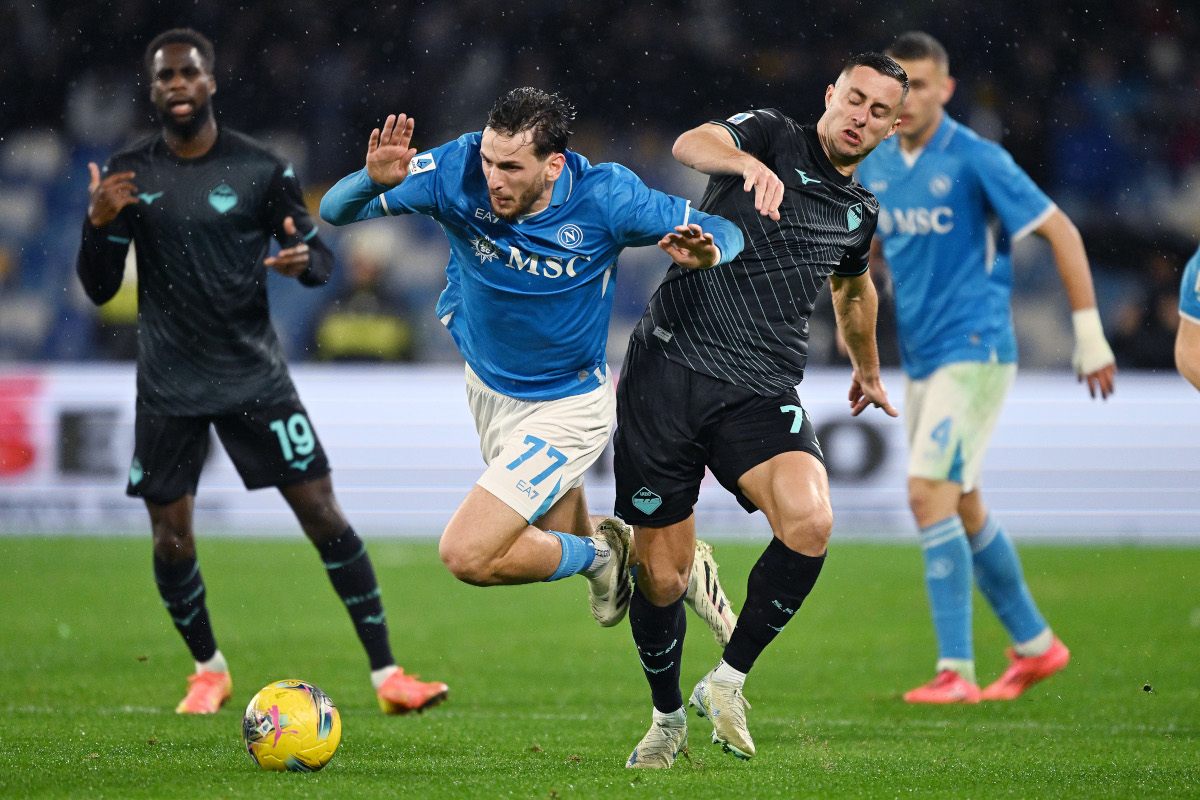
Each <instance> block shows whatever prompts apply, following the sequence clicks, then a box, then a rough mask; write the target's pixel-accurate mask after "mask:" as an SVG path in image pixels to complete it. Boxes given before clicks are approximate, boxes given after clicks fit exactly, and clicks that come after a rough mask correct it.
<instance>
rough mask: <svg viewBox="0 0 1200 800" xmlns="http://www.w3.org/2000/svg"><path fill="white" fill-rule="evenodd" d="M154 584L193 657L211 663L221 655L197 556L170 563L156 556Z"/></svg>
mask: <svg viewBox="0 0 1200 800" xmlns="http://www.w3.org/2000/svg"><path fill="white" fill-rule="evenodd" d="M154 582H155V583H156V584H158V594H159V596H161V597H162V601H163V605H165V606H166V607H167V613H169V614H170V615H171V621H172V622H174V623H175V630H177V631H179V633H180V635H182V636H183V641H184V642H186V643H187V646H188V650H191V651H192V658H193V659H195V660H196V661H208V660H209V659H210V658H212V657H213V655H215V654H216V652H217V640H216V638H215V637H214V636H213V632H212V625H211V624H210V623H209V621H208V606H207V605H205V603H204V596H205V591H204V578H203V577H202V576H201V575H200V565H199V564H198V563H197V562H196V559H195V557H192V558H189V559H186V560H184V561H177V562H175V563H173V564H168V563H167V562H166V561H163V560H162V559H161V558H159V557H158V556H155V557H154Z"/></svg>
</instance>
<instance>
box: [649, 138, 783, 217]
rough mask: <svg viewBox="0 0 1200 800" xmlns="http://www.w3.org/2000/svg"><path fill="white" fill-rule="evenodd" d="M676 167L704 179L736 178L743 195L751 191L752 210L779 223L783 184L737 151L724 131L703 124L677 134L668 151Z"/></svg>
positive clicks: (772, 173)
mask: <svg viewBox="0 0 1200 800" xmlns="http://www.w3.org/2000/svg"><path fill="white" fill-rule="evenodd" d="M671 155H673V156H675V160H676V161H678V162H679V163H680V164H683V165H685V166H688V167H691V168H692V169H694V170H696V171H698V172H703V173H704V174H705V175H740V176H742V178H743V180H744V181H745V183H744V186H743V187H742V188H744V189H745V190H746V191H747V192H749V191H751V190H753V191H754V208H755V210H756V211H758V213H760V214H762V215H763V216H764V217H770V218H771V219H773V220H778V219H779V204H780V203H781V202H782V201H783V181H781V180H779V176H778V175H776V174H775V173H774V172H772V171H771V170H770V169H769V168H768V167H767V165H766V164H764V163H763V162H761V161H759V160H758V159H757V158H755V157H754V156H752V155H750V154H749V153H747V152H744V151H743V150H740V149H738V147H737V143H736V142H734V139H733V135H732V134H731V133H729V131H727V130H726V129H725V128H723V127H721V126H720V125H717V124H715V123H712V122H706V123H705V124H703V125H701V126H699V127H698V128H692V129H691V130H690V131H685V132H684V133H682V134H680V136H679V138H678V139H676V140H675V144H674V146H673V147H672V148H671Z"/></svg>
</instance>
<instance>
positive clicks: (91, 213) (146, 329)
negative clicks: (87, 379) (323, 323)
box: [77, 28, 447, 714]
mask: <svg viewBox="0 0 1200 800" xmlns="http://www.w3.org/2000/svg"><path fill="white" fill-rule="evenodd" d="M213 60H214V53H213V46H212V43H211V42H210V41H209V40H208V39H207V38H206V37H204V36H203V35H201V34H200V33H198V32H196V31H194V30H191V29H190V28H176V29H172V30H169V31H166V32H165V33H162V34H160V35H159V36H157V37H155V39H154V40H153V41H151V42H150V45H149V46H148V47H147V48H146V54H145V67H146V70H147V73H148V75H149V77H150V99H151V100H152V101H153V103H154V106H155V108H156V110H157V112H158V116H159V119H160V121H161V123H162V131H161V133H158V134H156V135H154V136H151V137H149V138H147V139H145V140H143V141H141V142H139V143H137V144H135V145H133V146H132V147H131V148H129V149H127V150H124V151H122V152H120V153H117V154H116V155H114V156H113V157H112V158H111V159H110V161H109V163H108V164H107V165H106V166H105V169H104V173H105V174H104V177H103V178H101V176H100V170H99V169H98V168H97V167H96V165H95V164H90V165H89V167H90V169H91V184H90V186H89V193H90V201H89V204H88V213H87V220H86V221H85V222H84V226H83V241H82V244H81V246H80V249H79V260H78V265H77V270H78V273H79V278H80V281H81V282H82V283H83V286H84V289H85V290H86V291H87V294H88V297H90V298H91V299H92V301H93V302H95V303H97V304H100V303H104V302H106V301H107V300H108V299H109V298H111V297H112V296H113V295H114V294H115V293H116V291H117V289H118V288H119V287H120V285H121V279H122V276H123V275H124V272H125V257H126V253H127V252H128V251H129V246H130V244H131V243H132V244H133V245H134V246H135V249H136V252H137V272H138V371H137V386H138V389H137V395H138V396H137V417H136V421H135V428H134V459H133V464H132V466H131V468H130V470H129V485H128V488H127V489H126V492H127V493H128V494H130V495H132V496H136V497H141V498H143V500H144V501H145V503H146V508H147V510H148V511H149V512H150V524H151V528H152V531H153V537H154V577H155V582H156V583H157V584H158V591H159V594H160V595H161V597H162V601H163V604H164V605H166V607H167V610H168V612H170V614H171V618H172V620H174V622H175V627H176V628H177V629H178V631H179V633H180V634H181V635H182V636H183V639H184V641H185V642H186V643H187V645H188V648H189V649H190V650H191V652H192V657H193V659H194V660H195V662H196V672H195V673H194V674H193V675H192V676H191V677H190V678H188V683H189V688H188V693H187V696H186V697H184V699H183V700H182V701H181V702H180V703H179V705H178V707H177V708H176V709H175V710H176V711H177V712H179V713H181V714H209V713H213V712H215V711H217V710H218V709H219V708H220V707H221V705H222V704H224V703H225V702H226V701H227V700H229V698H230V695H231V691H232V685H233V684H232V681H231V679H230V674H229V667H228V665H227V663H226V661H225V656H224V655H222V653H221V651H220V650H219V649H217V642H216V638H215V637H214V635H213V631H212V626H211V624H210V622H209V616H208V606H207V604H206V602H205V594H206V590H205V586H204V579H203V577H202V576H201V574H200V566H199V564H198V562H197V560H196V543H195V538H194V534H193V530H192V522H193V520H192V508H193V504H194V500H195V494H196V487H197V484H198V482H199V479H200V471H201V469H202V468H203V466H204V461H205V457H206V456H207V454H208V439H209V428H210V426H212V427H215V428H216V430H217V435H218V436H219V437H220V438H221V442H222V444H223V445H224V446H225V450H226V451H227V452H228V453H229V456H230V458H231V459H232V461H233V463H234V466H236V467H237V470H238V473H239V474H240V475H241V476H242V480H243V481H244V482H245V484H246V488H248V489H257V488H262V487H266V486H275V487H277V488H278V489H279V492H280V493H281V494H282V495H283V497H284V499H285V500H286V501H287V502H288V505H290V506H291V508H292V511H293V512H294V513H295V514H296V518H297V519H298V520H299V521H300V525H301V527H302V528H303V529H304V533H305V534H306V535H307V536H308V538H309V539H310V540H311V541H312V543H313V544H314V545H315V546H316V548H317V552H318V553H319V554H320V556H321V560H322V561H323V562H324V564H325V569H326V571H327V573H328V575H329V579H330V581H331V582H332V583H333V587H334V589H335V590H336V591H337V593H338V596H339V597H340V598H341V599H342V602H343V603H344V604H345V605H346V609H347V611H349V612H350V618H351V620H352V621H353V622H354V628H355V630H356V631H357V633H358V636H359V639H360V640H361V642H362V644H363V647H364V649H365V650H366V651H367V657H368V660H369V661H370V666H371V680H372V683H373V684H374V686H375V690H376V694H377V696H378V700H379V705H380V707H381V708H382V709H383V710H384V712H386V713H389V714H395V713H404V712H407V711H413V710H417V711H419V710H422V709H425V708H429V707H430V706H432V705H435V704H436V703H439V702H441V701H442V700H443V699H445V697H446V695H447V687H446V684H444V683H440V682H423V681H418V680H417V679H416V677H415V676H412V675H406V674H405V673H404V671H403V670H402V669H399V668H398V667H397V666H396V664H395V662H394V660H393V659H392V651H391V646H390V645H389V643H388V629H387V622H386V619H385V617H384V611H383V604H382V601H381V600H380V597H379V586H378V584H377V583H376V581H375V572H374V570H373V568H372V566H371V559H370V557H369V556H368V555H367V551H366V546H365V545H364V544H363V541H362V540H361V539H360V538H359V537H358V535H357V534H355V532H354V529H353V528H351V527H350V524H349V523H348V522H347V521H346V518H345V516H343V514H342V511H341V509H340V508H339V506H338V502H337V498H336V497H335V496H334V494H333V483H332V481H331V479H330V474H329V462H328V461H327V460H326V457H325V451H324V449H323V448H322V447H321V442H320V440H319V439H317V436H316V433H315V431H314V430H313V428H312V425H311V424H310V422H309V419H308V412H307V411H306V410H305V408H304V406H303V405H302V404H301V402H300V398H299V396H298V395H297V394H296V389H295V387H294V386H293V385H292V380H291V378H290V377H289V375H288V370H287V362H286V361H285V359H284V355H283V348H282V347H281V346H280V344H279V339H278V338H277V337H276V335H275V330H274V329H273V328H272V327H271V318H270V312H269V310H268V307H267V289H266V277H267V276H266V271H267V267H270V268H271V269H274V270H276V271H277V272H279V273H281V274H283V275H286V276H289V277H294V278H296V279H297V280H299V281H300V282H301V283H302V284H304V285H305V286H319V285H321V284H323V283H325V282H326V281H328V280H329V276H330V273H331V271H332V269H333V254H332V253H331V252H330V250H329V248H328V247H326V246H325V244H324V243H323V242H322V241H321V239H320V237H319V236H317V229H316V226H315V225H314V224H313V222H312V220H311V219H310V218H309V216H308V212H307V210H306V209H305V206H304V202H303V199H302V195H301V192H300V184H299V183H298V182H297V180H296V176H295V174H294V173H293V171H292V168H291V166H290V165H289V164H287V163H286V162H284V161H281V160H280V159H279V158H278V157H277V156H275V155H274V154H272V153H271V152H269V151H268V150H267V149H266V148H264V147H263V146H262V145H260V144H258V143H257V142H255V141H253V140H252V139H250V138H248V137H246V136H243V135H241V134H240V133H237V132H235V131H231V130H229V129H228V128H224V127H222V128H221V129H220V130H219V131H218V129H217V124H216V121H215V119H214V118H213V113H212V104H211V102H210V98H211V96H212V95H213V94H214V93H215V92H216V89H217V84H216V80H215V79H214V78H213ZM271 237H274V238H276V239H277V240H279V241H280V242H281V243H282V244H283V245H284V246H283V249H282V250H280V251H279V253H278V254H276V255H275V256H270V257H268V256H267V253H268V246H269V244H270V240H271Z"/></svg>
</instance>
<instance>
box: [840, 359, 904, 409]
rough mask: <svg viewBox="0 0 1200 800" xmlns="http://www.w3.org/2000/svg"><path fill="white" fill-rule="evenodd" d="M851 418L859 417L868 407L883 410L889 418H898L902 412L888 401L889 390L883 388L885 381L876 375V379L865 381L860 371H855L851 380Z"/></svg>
mask: <svg viewBox="0 0 1200 800" xmlns="http://www.w3.org/2000/svg"><path fill="white" fill-rule="evenodd" d="M849 398H850V416H852V417H857V416H858V415H859V414H861V413H862V412H863V411H864V410H865V409H866V408H867V406H875V407H876V408H882V409H883V413H885V414H887V415H888V416H889V417H898V416H900V412H899V411H897V410H896V409H895V407H894V406H892V404H891V403H890V402H889V401H888V396H887V389H885V388H884V386H883V380H882V379H881V378H880V377H879V376H878V375H876V376H875V378H874V379H872V380H869V381H864V380H863V379H862V378H861V377H860V376H859V374H858V370H854V375H853V377H851V378H850V394H849Z"/></svg>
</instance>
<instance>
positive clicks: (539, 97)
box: [321, 88, 742, 636]
mask: <svg viewBox="0 0 1200 800" xmlns="http://www.w3.org/2000/svg"><path fill="white" fill-rule="evenodd" d="M573 118H574V109H573V108H571V106H570V104H569V103H567V102H566V101H565V100H564V99H562V98H560V97H559V96H557V95H554V94H549V93H546V92H543V91H540V90H537V89H532V88H522V89H514V90H512V91H510V92H508V93H507V94H505V95H504V96H502V97H501V98H500V99H499V100H498V101H497V102H496V104H495V106H493V108H492V110H491V112H490V114H489V117H488V123H487V126H486V127H485V128H484V130H483V132H482V133H470V134H466V135H464V136H462V137H460V138H459V139H457V140H455V141H453V142H450V143H448V144H445V145H442V146H441V147H437V148H435V149H433V150H430V151H428V152H424V153H421V154H419V155H418V154H417V153H416V151H415V150H413V149H410V148H409V143H410V141H411V139H412V135H413V130H414V124H413V121H412V120H411V119H408V118H407V117H406V116H405V115H403V114H401V115H399V116H398V117H397V116H389V117H388V118H387V120H386V122H385V123H384V125H383V128H382V130H380V129H376V130H374V131H373V132H372V133H371V136H370V140H369V142H368V147H367V162H366V167H365V168H364V169H362V170H360V171H359V172H357V173H354V174H352V175H349V176H347V177H346V178H343V179H342V180H341V181H340V182H339V183H338V184H337V185H336V186H334V187H333V188H332V189H331V190H330V191H329V193H328V194H326V195H325V197H324V199H323V200H322V201H321V216H322V217H323V218H324V219H326V220H327V221H329V222H332V223H334V224H336V225H343V224H347V223H350V222H354V221H356V220H362V219H368V218H371V217H381V216H384V215H399V214H425V215H428V216H430V217H432V218H433V219H435V220H437V221H438V222H439V223H440V224H441V226H442V229H443V230H444V231H445V232H446V237H447V238H448V239H449V242H450V262H449V264H448V266H447V267H446V277H447V283H448V285H447V286H446V289H445V291H444V292H443V293H442V296H441V298H440V300H439V302H438V306H437V314H438V316H439V318H440V319H441V320H442V322H443V323H444V324H445V325H446V327H447V328H448V329H449V331H450V334H451V335H452V336H453V338H454V341H455V343H456V344H457V345H458V348H459V350H460V351H461V352H462V355H463V358H464V359H465V360H466V379H467V396H468V402H469V404H470V408H471V412H472V414H473V416H474V418H475V423H476V427H477V428H478V431H479V436H480V449H481V450H482V451H483V457H484V461H485V462H486V463H487V464H488V468H487V470H486V471H485V472H484V474H483V476H482V477H481V478H480V479H479V481H478V483H477V484H476V485H475V486H474V487H473V488H472V489H471V491H470V493H469V494H468V495H467V498H466V499H465V500H464V501H463V503H462V505H460V506H459V508H458V510H457V511H456V512H455V513H454V515H453V517H452V518H451V519H450V521H449V523H448V524H447V525H446V528H445V531H444V532H443V534H442V538H441V544H440V553H441V557H442V560H443V561H444V562H445V564H446V566H447V567H448V568H449V569H450V571H451V572H452V573H453V574H454V575H455V576H456V577H457V578H459V579H460V580H462V581H465V582H467V583H471V584H474V585H478V586H488V585H498V584H522V583H531V582H535V581H547V580H558V579H560V578H565V577H568V576H570V575H575V574H583V575H584V576H585V577H586V578H588V580H589V593H590V600H591V605H592V613H593V616H595V618H596V620H597V621H598V622H599V623H600V624H601V625H604V626H612V625H615V624H617V622H619V621H620V620H621V619H623V618H624V616H625V613H626V610H627V608H628V604H629V579H628V570H627V569H626V562H627V557H628V550H629V530H628V528H627V527H626V526H625V525H624V524H623V523H622V522H621V521H620V520H615V519H611V520H605V521H604V522H602V523H601V524H600V527H599V531H598V532H596V533H595V534H594V535H593V527H592V521H591V520H590V519H589V515H588V509H587V503H586V499H585V497H584V493H583V474H584V472H585V471H586V470H587V468H588V467H589V466H590V465H591V464H592V463H593V462H594V461H595V460H596V458H597V457H598V456H599V454H600V452H601V451H602V450H603V448H604V446H605V445H606V444H607V442H608V438H609V434H610V432H611V429H612V425H613V421H614V417H615V413H616V412H615V404H616V401H615V397H614V393H613V381H612V378H611V377H610V376H609V373H608V368H607V366H606V363H605V346H606V343H607V338H608V318H609V312H610V310H611V308H612V299H613V290H612V283H613V281H614V280H615V279H616V271H617V256H618V254H619V253H620V251H621V250H622V248H625V247H633V246H639V245H650V244H654V243H658V245H659V247H661V248H662V249H663V250H665V251H666V252H667V253H668V254H670V255H671V257H672V258H673V259H674V261H675V262H676V263H677V264H678V265H680V266H681V267H684V268H688V269H695V268H699V269H704V268H708V267H713V266H715V265H717V264H719V263H725V262H727V261H728V260H729V259H731V258H733V257H735V256H736V255H737V254H738V253H739V252H740V251H741V249H742V234H741V232H740V231H739V230H738V229H737V228H736V227H735V226H734V225H732V224H731V223H729V222H728V221H726V220H724V219H721V218H720V217H715V216H711V215H708V214H703V213H700V212H698V211H696V210H694V209H692V208H691V207H690V204H689V203H688V202H687V201H686V200H683V199H681V198H678V197H671V196H669V195H665V194H662V193H661V192H656V191H653V190H651V189H648V188H647V187H646V186H645V185H643V184H642V182H641V181H640V180H639V179H638V178H637V176H636V175H634V174H633V173H632V172H630V171H629V170H627V169H625V168H624V167H622V166H620V165H617V164H600V165H596V166H593V165H591V164H589V163H588V161H587V160H586V159H585V158H583V157H582V156H580V155H579V154H577V153H574V152H571V151H569V150H567V140H568V137H569V134H570V129H569V126H570V123H571V121H572V120H573ZM694 607H695V606H694ZM696 610H697V611H698V612H699V611H700V609H699V608H697V609H696ZM702 616H703V614H702ZM706 621H707V619H706ZM710 624H712V623H711V622H710ZM714 632H717V633H718V636H720V633H719V631H718V628H716V627H714ZM726 635H727V634H726Z"/></svg>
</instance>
